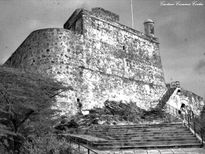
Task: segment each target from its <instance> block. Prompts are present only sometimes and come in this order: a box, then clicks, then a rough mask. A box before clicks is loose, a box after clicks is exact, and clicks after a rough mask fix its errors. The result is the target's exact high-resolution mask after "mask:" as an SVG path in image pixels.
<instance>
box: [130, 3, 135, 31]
mask: <svg viewBox="0 0 205 154" xmlns="http://www.w3.org/2000/svg"><path fill="white" fill-rule="evenodd" d="M130 3H131V16H132V28H134V15H133V5H132V0H131V1H130Z"/></svg>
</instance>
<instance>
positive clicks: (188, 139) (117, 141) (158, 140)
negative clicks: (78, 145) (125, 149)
mask: <svg viewBox="0 0 205 154" xmlns="http://www.w3.org/2000/svg"><path fill="white" fill-rule="evenodd" d="M164 141H174V142H184V141H186V142H187V141H194V142H198V140H197V139H196V138H195V137H187V138H170V139H166V138H155V139H152V138H150V139H149V138H147V139H141V140H139V139H134V140H123V139H122V140H108V141H96V142H93V144H112V143H115V144H117V143H136V144H137V143H143V142H164Z"/></svg>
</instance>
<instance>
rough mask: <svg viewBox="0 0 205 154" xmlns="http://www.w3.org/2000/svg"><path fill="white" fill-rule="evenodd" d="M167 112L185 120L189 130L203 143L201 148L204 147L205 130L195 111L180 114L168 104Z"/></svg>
mask: <svg viewBox="0 0 205 154" xmlns="http://www.w3.org/2000/svg"><path fill="white" fill-rule="evenodd" d="M165 110H167V111H168V112H169V113H170V114H172V115H173V116H175V117H177V118H179V119H181V120H183V123H184V125H185V126H186V127H187V128H189V129H190V130H191V131H192V133H193V134H194V135H195V136H196V137H197V138H198V139H199V140H200V141H201V146H203V145H204V142H205V129H204V128H202V127H201V125H200V123H199V122H198V120H197V119H198V118H199V116H197V115H195V114H194V113H193V111H191V110H189V111H185V112H184V113H181V116H180V114H179V113H178V111H179V110H177V109H176V108H174V107H173V106H171V105H169V104H167V103H166V105H165Z"/></svg>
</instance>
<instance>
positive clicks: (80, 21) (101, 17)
mask: <svg viewBox="0 0 205 154" xmlns="http://www.w3.org/2000/svg"><path fill="white" fill-rule="evenodd" d="M150 21H151V20H150V19H149V20H147V21H145V22H144V29H145V31H144V33H143V32H140V31H138V30H136V29H133V28H130V27H128V26H126V25H123V24H121V23H119V15H117V14H115V13H113V12H110V11H107V10H105V9H103V8H93V9H92V11H89V10H86V9H84V8H80V9H76V10H75V11H74V12H73V14H72V15H71V16H70V18H69V19H68V20H67V21H66V23H65V24H64V26H63V27H64V28H65V29H69V30H72V31H74V32H77V33H79V34H83V35H85V36H87V32H88V30H89V31H90V29H97V30H99V29H100V28H103V29H104V27H105V29H107V28H109V31H108V35H109V33H110V32H111V33H116V31H125V32H127V33H130V34H134V35H136V36H138V37H141V38H143V39H146V40H148V41H151V42H155V43H159V40H158V38H157V37H156V36H155V35H154V22H153V21H152V22H150ZM113 30H114V31H113Z"/></svg>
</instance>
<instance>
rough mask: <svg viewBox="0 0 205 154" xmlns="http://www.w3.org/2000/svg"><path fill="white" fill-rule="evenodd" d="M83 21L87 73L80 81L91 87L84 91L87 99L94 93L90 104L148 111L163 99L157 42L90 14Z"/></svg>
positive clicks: (163, 86) (162, 75)
mask: <svg viewBox="0 0 205 154" xmlns="http://www.w3.org/2000/svg"><path fill="white" fill-rule="evenodd" d="M82 18H83V27H82V31H83V32H84V33H83V35H84V38H85V54H86V63H85V67H86V68H87V69H88V70H89V71H87V72H86V73H85V75H83V78H84V80H85V83H86V84H87V85H91V87H93V88H92V89H91V88H89V87H87V88H84V89H85V90H84V91H85V95H84V96H86V98H89V96H90V95H91V93H95V96H94V97H93V96H92V101H94V102H96V104H97V100H103V101H105V99H114V100H125V101H127V102H130V101H133V102H136V103H137V105H138V106H140V107H142V108H145V109H147V108H148V106H149V105H150V104H149V103H150V102H152V101H155V100H158V99H159V98H160V97H162V95H163V94H164V93H165V91H166V87H165V82H164V74H163V70H162V65H161V59H160V53H159V44H158V43H157V42H154V41H150V40H148V39H149V38H147V39H146V36H144V35H143V34H142V33H140V32H137V31H135V30H133V29H130V28H128V27H126V26H123V25H121V24H118V23H115V22H109V21H105V20H101V19H99V18H96V17H94V16H93V14H92V12H87V11H84V12H83V13H82ZM87 74H89V75H87ZM93 76H94V77H93ZM101 79H103V80H101ZM96 80H97V81H96ZM95 81H96V82H95ZM101 82H102V83H101ZM103 83H104V84H105V86H106V87H103V86H102V85H103ZM113 85H114V87H112V86H113ZM102 87H103V88H102ZM102 93H103V97H101V95H102ZM99 97H101V98H99ZM87 101H90V100H89V99H87ZM103 101H100V102H103ZM98 105H100V104H98Z"/></svg>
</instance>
